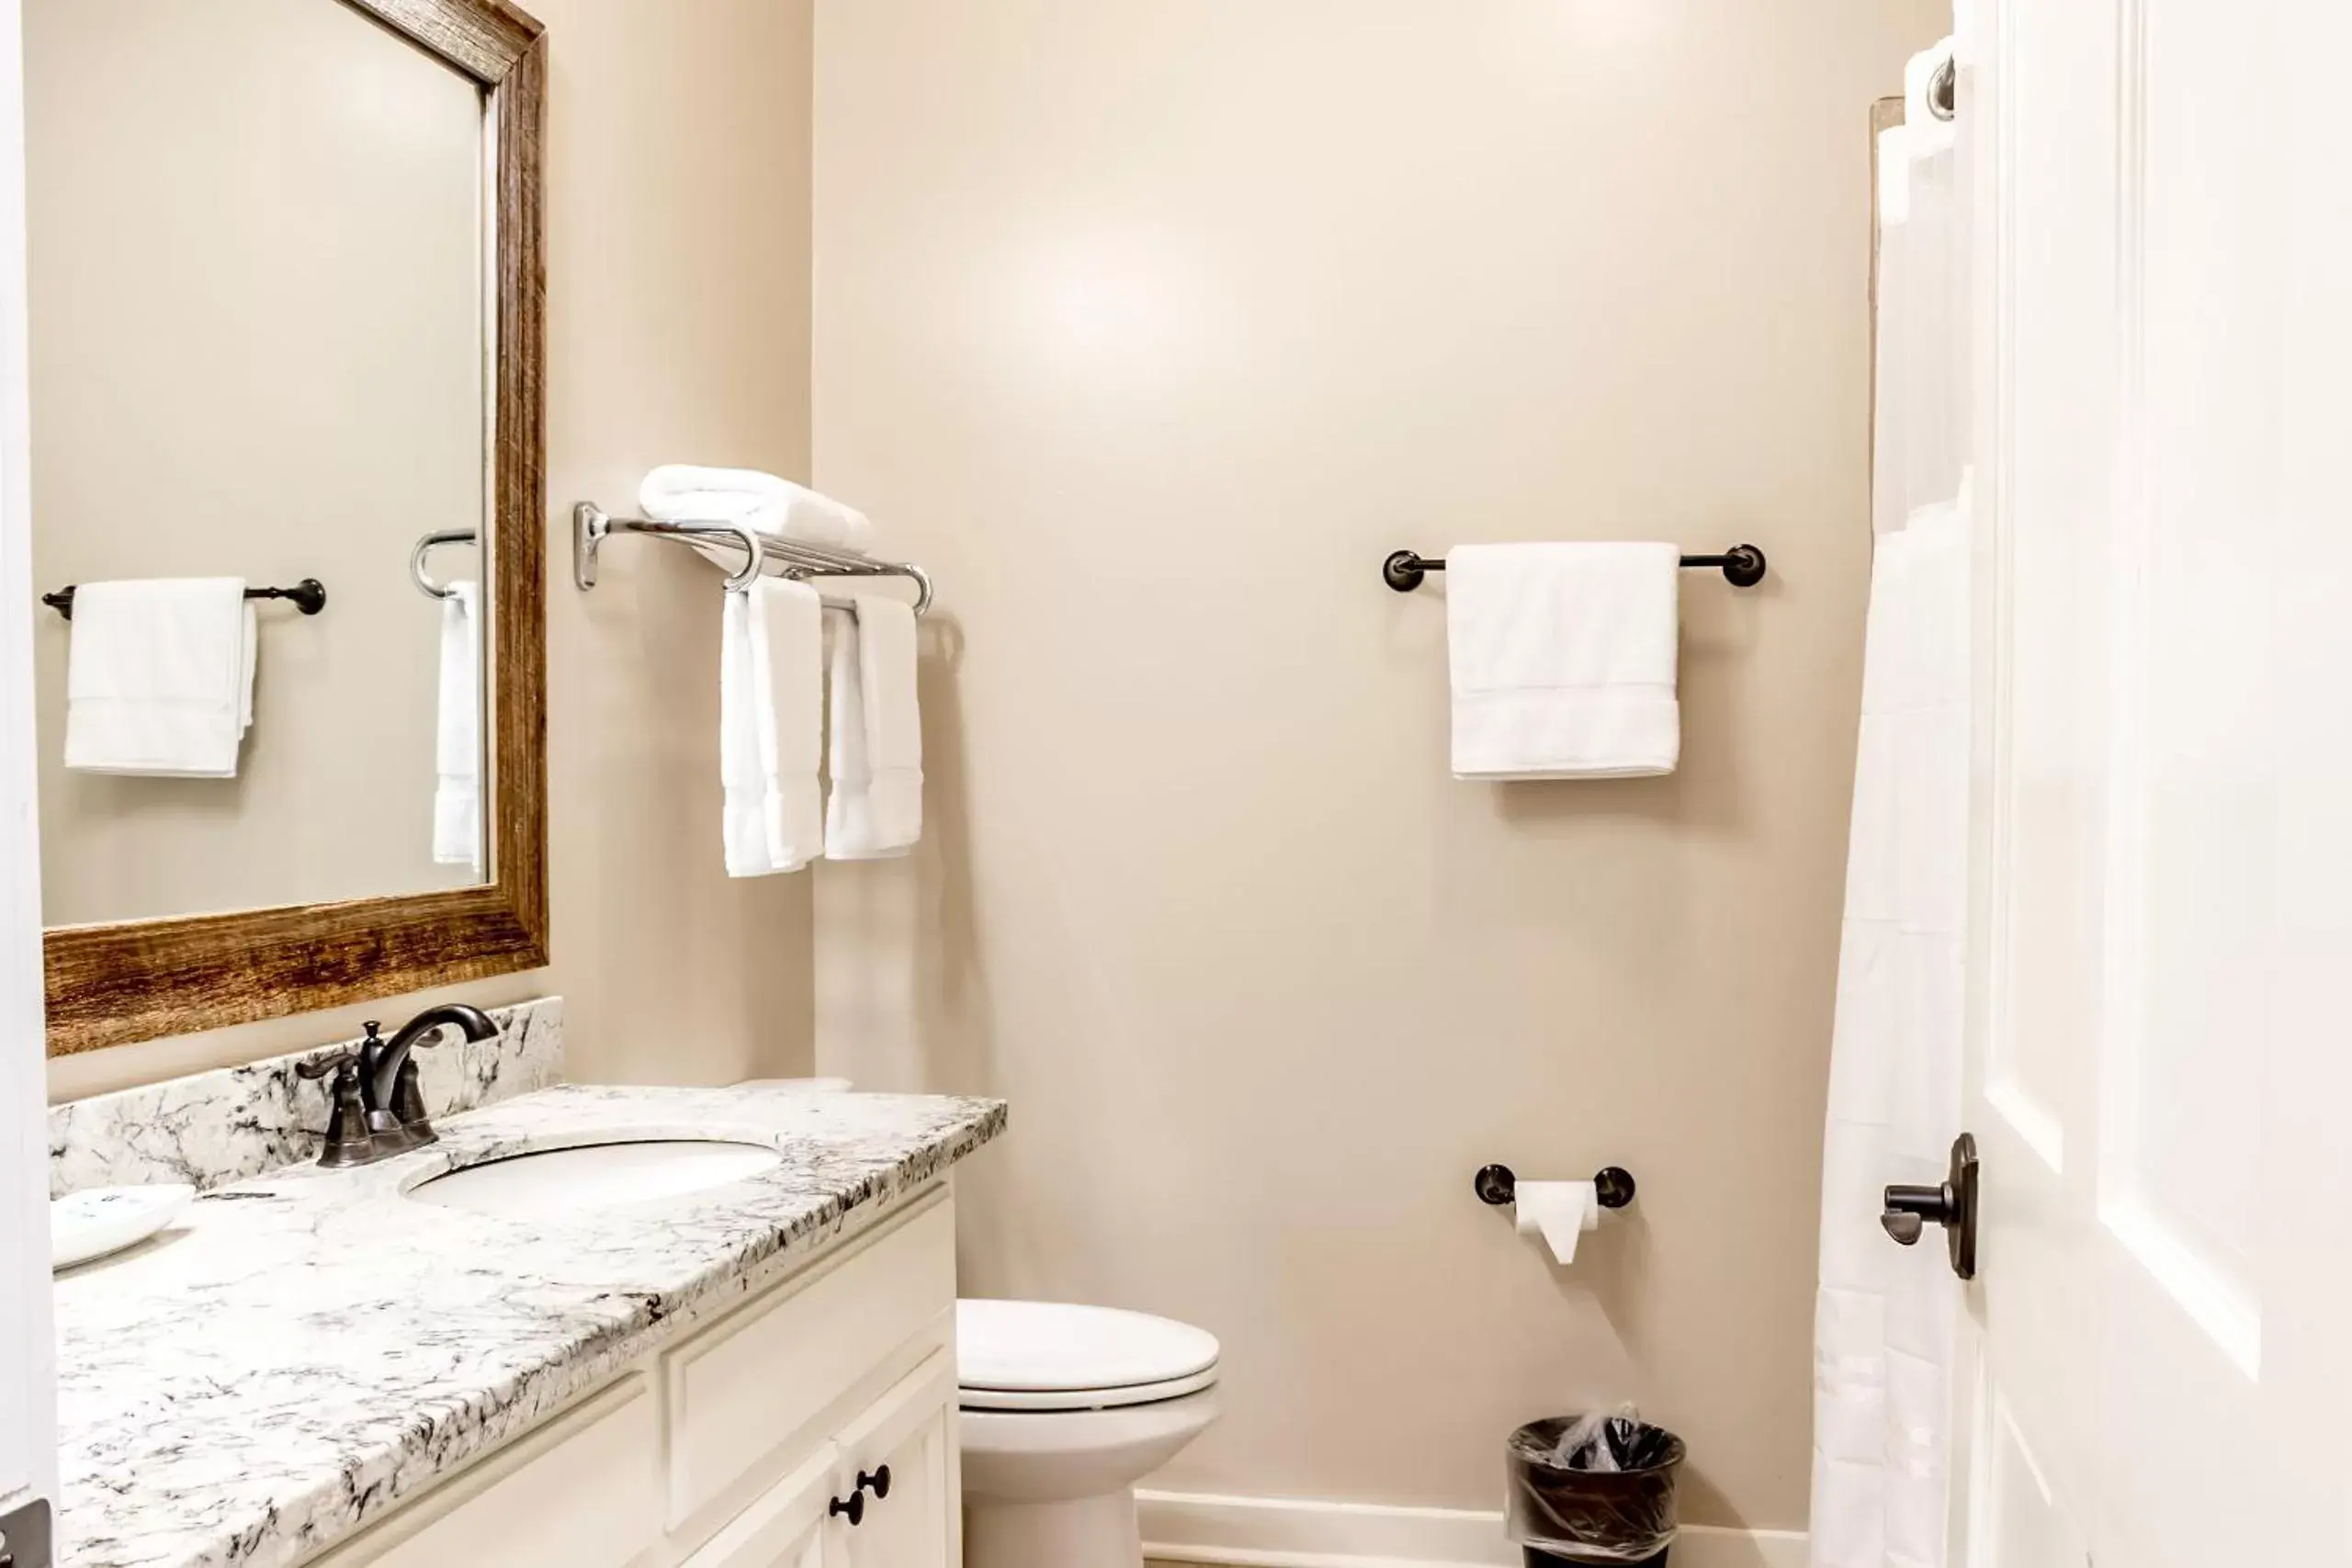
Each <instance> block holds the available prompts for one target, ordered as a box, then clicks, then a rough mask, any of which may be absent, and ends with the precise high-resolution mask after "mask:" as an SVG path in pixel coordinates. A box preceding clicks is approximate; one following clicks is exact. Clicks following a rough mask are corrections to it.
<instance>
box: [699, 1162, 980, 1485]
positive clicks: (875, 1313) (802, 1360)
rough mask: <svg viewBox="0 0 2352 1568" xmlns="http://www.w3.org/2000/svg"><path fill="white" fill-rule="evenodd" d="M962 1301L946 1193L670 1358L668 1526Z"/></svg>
mask: <svg viewBox="0 0 2352 1568" xmlns="http://www.w3.org/2000/svg"><path fill="white" fill-rule="evenodd" d="M955 1304H956V1217H955V1210H954V1208H953V1207H952V1206H951V1205H950V1204H949V1203H948V1202H947V1201H946V1200H945V1197H944V1195H942V1196H941V1197H939V1198H937V1199H934V1200H932V1201H930V1203H929V1204H928V1206H926V1207H925V1208H923V1209H922V1210H920V1211H918V1212H917V1213H915V1214H914V1216H913V1217H912V1218H910V1219H908V1220H905V1221H903V1222H901V1223H900V1224H899V1225H898V1226H897V1227H896V1228H895V1229H892V1230H890V1231H888V1232H887V1233H885V1234H884V1235H880V1236H878V1237H876V1238H875V1239H874V1240H872V1241H870V1242H867V1243H865V1245H863V1246H862V1247H855V1248H854V1250H853V1251H851V1252H850V1253H849V1255H848V1256H846V1257H844V1258H841V1259H840V1260H839V1261H838V1262H835V1263H832V1264H831V1265H830V1266H820V1267H819V1268H818V1269H814V1270H812V1271H811V1272H810V1273H809V1274H806V1275H803V1276H801V1277H800V1278H799V1279H797V1280H790V1281H787V1282H786V1283H785V1284H783V1285H781V1286H779V1287H778V1288H777V1289H776V1291H775V1293H774V1294H771V1295H768V1296H764V1297H762V1298H761V1299H759V1300H757V1301H754V1302H752V1303H750V1304H748V1305H746V1306H744V1307H742V1308H741V1309H739V1310H738V1311H736V1312H735V1313H734V1314H732V1315H730V1316H729V1317H727V1318H725V1319H722V1320H721V1321H720V1322H719V1323H718V1324H716V1325H713V1326H712V1327H710V1328H709V1329H707V1330H705V1331H704V1332H703V1333H702V1334H701V1335H699V1336H697V1337H695V1338H693V1339H690V1340H688V1341H686V1342H685V1343H684V1344H683V1345H680V1346H679V1347H678V1348H675V1349H674V1350H672V1351H671V1352H670V1353H669V1354H668V1355H667V1356H665V1357H663V1358H662V1376H663V1379H664V1381H665V1383H666V1385H667V1392H668V1394H669V1406H670V1473H669V1523H670V1527H671V1528H672V1529H677V1528H679V1527H680V1526H681V1525H683V1524H684V1522H685V1521H686V1520H687V1519H688V1518H689V1517H692V1516H693V1515H694V1513H695V1510H696V1509H699V1508H701V1507H703V1506H705V1505H707V1504H708V1503H710V1502H711V1501H712V1500H713V1499H715V1498H717V1497H718V1495H720V1494H721V1493H723V1492H725V1491H726V1490H727V1489H728V1488H729V1487H730V1486H732V1485H733V1484H734V1483H737V1482H739V1481H741V1479H742V1478H743V1477H744V1476H746V1475H748V1474H750V1473H751V1472H752V1471H754V1470H756V1469H760V1468H762V1467H763V1466H765V1465H769V1464H772V1463H773V1462H774V1461H775V1459H776V1458H777V1457H778V1455H777V1450H779V1449H780V1448H782V1447H783V1446H784V1445H786V1444H787V1443H789V1442H791V1441H792V1440H793V1439H794V1438H804V1439H806V1440H808V1441H810V1442H812V1443H813V1441H814V1440H816V1439H817V1438H820V1437H822V1436H823V1434H821V1433H813V1432H810V1431H809V1427H810V1425H811V1423H813V1422H814V1421H816V1419H817V1418H818V1417H819V1416H821V1415H822V1414H823V1413H824V1412H825V1410H826V1408H827V1407H828V1406H829V1405H831V1404H833V1403H834V1402H835V1401H837V1400H839V1399H841V1398H842V1396H843V1395H844V1394H846V1393H849V1392H850V1391H851V1389H852V1388H854V1386H855V1385H856V1384H857V1383H858V1382H860V1381H861V1380H863V1379H865V1378H866V1377H869V1376H870V1375H872V1374H873V1373H874V1372H875V1371H877V1370H879V1369H880V1368H881V1367H882V1366H883V1365H884V1364H885V1363H886V1362H887V1361H888V1359H889V1358H890V1355H891V1353H892V1352H893V1351H896V1350H898V1349H899V1348H901V1347H902V1346H904V1345H906V1344H907V1343H908V1342H909V1341H910V1340H911V1339H913V1338H914V1337H916V1336H917V1335H918V1334H921V1333H922V1331H923V1330H924V1329H925V1328H926V1327H927V1326H929V1325H932V1324H933V1323H934V1322H935V1321H936V1320H937V1319H938V1318H939V1316H940V1314H943V1313H947V1312H952V1311H953V1310H954V1308H955ZM786 1457H788V1456H786Z"/></svg>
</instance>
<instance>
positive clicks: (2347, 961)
mask: <svg viewBox="0 0 2352 1568" xmlns="http://www.w3.org/2000/svg"><path fill="white" fill-rule="evenodd" d="M1966 11H1967V7H1963V12H1964V13H1965V12H1966ZM2347 12H2352V7H2346V6H2344V5H2342V4H2340V3H2338V0H2230V3H2229V4H2227V5H2220V4H2215V3H2213V0H2064V3H2063V4H2052V3H2050V0H1982V3H1981V4H1979V5H1978V6H1976V7H1975V8H1974V12H1973V15H1964V23H1963V44H1962V48H1963V54H1964V57H1965V59H1966V61H1967V65H1966V68H1965V69H1964V71H1963V75H1962V113H1963V116H1964V118H1966V119H1967V121H1968V125H1967V127H1966V135H1967V141H1966V145H1967V146H1968V148H1969V149H1970V156H1971V159H1972V163H1973V178H1972V188H1973V192H1974V200H1975V225H1974V229H1975V235H1976V247H1977V248H1976V260H1977V264H1978V265H1977V268H1976V272H1977V279H1978V288H1977V295H1976V300H1977V310H1976V322H1977V325H1976V328H1975V336H1976V347H1977V351H1978V354H1977V358H1978V366H1979V369H1978V375H1977V395H1976V400H1975V432H1976V434H1975V439H1974V449H1975V453H1976V457H1977V461H1978V469H1977V474H1976V482H1975V486H1974V491H1975V497H1976V501H1975V509H1974V510H1975V520H1976V529H1977V541H1978V550H1979V556H1978V560H1977V568H1978V570H1977V575H1976V579H1975V582H1976V592H1977V598H1978V615H1977V619H1976V631H1977V639H1976V648H1977V653H1978V659H1977V670H1976V677H1977V678H1976V682H1975V685H1976V691H1977V699H1976V700H1977V705H1978V723H1977V738H1976V740H1977V743H1976V748H1975V761H1976V789H1975V793H1974V802H1975V807H1976V810H1975V821H1976V833H1977V839H1976V855H1975V862H1974V874H1973V879H1972V899H1971V902H1972V924H1973V930H1972V933H1971V953H1970V983H1971V998H1970V1004H1971V1005H1970V1043H1969V1082H1968V1099H1967V1105H1968V1114H1969V1118H1970V1130H1971V1131H1973V1133H1974V1134H1976V1136H1977V1138H1978V1140H1979V1142H1980V1145H1981V1147H1982V1153H1983V1160H1984V1166H1983V1170H1984V1182H1985V1186H1984V1193H1983V1210H1982V1213H1983V1227H1984V1228H1983V1236H1982V1244H1981V1248H1980V1258H1979V1261H1980V1272H1979V1278H1978V1280H1977V1283H1976V1285H1975V1287H1974V1288H1973V1290H1972V1292H1971V1313H1970V1321H1971V1325H1972V1330H1973V1333H1972V1340H1973V1344H1972V1349H1973V1356H1972V1357H1968V1358H1963V1360H1964V1361H1965V1362H1967V1363H1968V1364H1969V1365H1970V1366H1971V1368H1972V1371H1971V1373H1970V1375H1969V1379H1968V1386H1966V1387H1965V1388H1964V1389H1963V1390H1962V1402H1961V1408H1962V1409H1963V1410H1966V1411H1969V1412H1971V1415H1970V1416H1968V1418H1967V1430H1966V1431H1965V1432H1964V1433H1963V1438H1964V1439H1965V1441H1966V1443H1967V1445H1968V1450H1969V1451H1968V1455H1967V1460H1966V1464H1965V1468H1964V1470H1962V1471H1959V1472H1958V1473H1962V1474H1963V1475H1964V1477H1965V1484H1964V1485H1963V1486H1962V1488H1960V1489H1959V1490H1960V1492H1961V1495H1960V1497H1959V1498H1958V1507H1957V1508H1956V1520H1955V1522H1956V1527H1957V1529H1959V1531H1960V1533H1961V1539H1962V1541H1963V1543H1964V1546H1965V1552H1964V1555H1962V1554H1956V1555H1955V1561H1962V1562H1968V1563H1971V1564H1973V1565H1974V1568H2079V1565H2080V1564H2083V1563H2086V1562H2097V1563H2098V1564H2099V1565H2100V1568H2189V1565H2191V1564H2196V1565H2198V1568H2206V1565H2210V1564H2214V1563H2233V1564H2234V1563H2255V1562H2280V1563H2295V1564H2336V1563H2344V1562H2347V1561H2352V1548H2348V1546H2347V1526H2352V1515H2347V1508H2346V1496H2347V1492H2346V1476H2347V1472H2352V1421H2347V1419H2346V1414H2345V1412H2346V1408H2347V1403H2346V1396H2347V1394H2352V1372H2347V1362H2348V1361H2352V1355H2348V1354H2347V1351H2346V1348H2345V1346H2346V1333H2345V1329H2344V1326H2343V1320H2344V1312H2345V1308H2344V1302H2345V1293H2346V1286H2347V1284H2352V1219H2347V1215H2346V1203H2345V1201H2344V1200H2345V1197H2346V1193H2347V1192H2348V1191H2352V1188H2348V1187H2347V1184H2346V1178H2347V1176H2352V1168H2347V1167H2352V1161H2348V1160H2347V1156H2346V1151H2347V1149H2352V1137H2347V1136H2346V1130H2345V1127H2344V1124H2343V1122H2344V1116H2345V1114H2346V1108H2347V1106H2352V1049H2347V1046H2346V1025H2345V1023H2344V1003H2343V998H2342V990H2343V987H2342V985H2341V982H2340V980H2339V978H2338V977H2339V976H2343V975H2345V974H2346V973H2347V972H2352V597H2347V589H2352V584H2348V583H2347V582H2346V580H2345V577H2344V575H2343V573H2342V572H2341V571H2340V570H2339V569H2338V563H2339V562H2341V561H2343V560H2344V559H2346V556H2347V553H2352V501H2348V500H2347V498H2352V479H2347V471H2352V394H2348V393H2347V389H2346V388H2347V366H2352V305H2347V301H2352V112H2348V111H2347V109H2346V85H2345V74H2346V63H2347V58H2352V57H2347V54H2346V51H2347V50H2352V17H2347Z"/></svg>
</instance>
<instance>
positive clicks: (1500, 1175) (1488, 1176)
mask: <svg viewBox="0 0 2352 1568" xmlns="http://www.w3.org/2000/svg"><path fill="white" fill-rule="evenodd" d="M1470 1190H1471V1191H1473V1192H1476V1194H1477V1195H1478V1201H1480V1202H1481V1203H1491V1204H1493V1205H1494V1206H1495V1207H1497V1208H1498V1209H1499V1208H1504V1207H1507V1206H1509V1205H1510V1204H1512V1203H1515V1202H1517V1201H1519V1178H1518V1177H1516V1176H1514V1175H1512V1174H1511V1168H1510V1167H1509V1166H1507V1165H1488V1166H1481V1167H1479V1168H1478V1174H1477V1175H1476V1176H1474V1177H1472V1178H1471V1179H1470ZM1592 1190H1593V1196H1594V1198H1595V1199H1596V1200H1598V1201H1599V1202H1600V1206H1601V1207H1602V1208H1604V1209H1622V1208H1623V1207H1624V1206H1625V1205H1626V1204H1628V1203H1630V1202H1632V1201H1634V1173H1633V1172H1632V1171H1630V1170H1626V1169H1624V1168H1622V1167H1619V1166H1613V1165H1611V1166H1603V1167H1602V1168H1600V1169H1599V1170H1597V1171H1594V1172H1593V1173H1592Z"/></svg>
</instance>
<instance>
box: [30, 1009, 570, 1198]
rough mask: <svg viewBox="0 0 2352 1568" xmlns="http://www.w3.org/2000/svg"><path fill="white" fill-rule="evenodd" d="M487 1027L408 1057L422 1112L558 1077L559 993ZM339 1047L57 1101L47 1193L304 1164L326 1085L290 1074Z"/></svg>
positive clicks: (527, 1089)
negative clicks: (481, 1035)
mask: <svg viewBox="0 0 2352 1568" xmlns="http://www.w3.org/2000/svg"><path fill="white" fill-rule="evenodd" d="M489 1012H490V1016H491V1017H492V1019H493V1020H495V1021H497V1024H498V1032H497V1033H496V1034H495V1035H493V1036H492V1037H491V1038H490V1039H488V1040H484V1041H481V1042H480V1043H475V1042H472V1041H466V1040H460V1039H458V1038H457V1036H456V1035H455V1033H454V1032H444V1034H443V1038H444V1039H445V1040H446V1041H447V1042H448V1043H446V1044H441V1045H435V1046H433V1047H431V1048H430V1049H425V1050H420V1051H418V1052H417V1054H416V1063H417V1066H418V1068H419V1070H420V1072H421V1074H422V1077H423V1080H424V1081H423V1088H424V1105H425V1110H426V1111H427V1112H428V1113H430V1114H432V1115H434V1116H447V1115H450V1114H452V1113H454V1112H457V1111H472V1110H475V1109H477V1108H479V1107H481V1106H484V1105H489V1104H491V1103H492V1102H494V1101H497V1100H511V1099H513V1098H514V1097H515V1096H516V1095H519V1094H529V1093H531V1092H533V1091H534V1090H537V1089H546V1088H548V1086H550V1085H552V1084H555V1083H558V1082H560V1081H561V1079H562V1076H563V998H561V997H541V998H538V999H537V1000H536V1001H528V1002H520V1003H517V1004H516V1005H515V1006H514V1007H507V1008H492V1009H490V1010H489ZM356 1043H357V1042H356V1040H349V1041H339V1042H336V1043H332V1044H326V1045H320V1046H317V1047H315V1048H313V1049H311V1050H308V1051H298V1052H296V1053H294V1054H293V1055H288V1056H272V1057H270V1058H269V1059H268V1060H266V1061H262V1062H254V1063H250V1064H248V1065H246V1066H242V1067H224V1068H221V1069H220V1070H218V1071H214V1072H209V1073H196V1074H193V1075H191V1076H189V1077H181V1078H170V1079H166V1080H165V1081H164V1082H162V1083H156V1084H146V1085H142V1086H141V1087H140V1088H138V1089H123V1090H121V1091H119V1093H115V1094H101V1095H94V1096H92V1097H91V1098H89V1099H87V1100H69V1101H67V1102H66V1103H65V1104H62V1105H55V1106H51V1108H50V1111H49V1194H50V1196H51V1198H62V1197H63V1196H65V1194H67V1193H69V1192H78V1191H81V1190H85V1189H86V1188H91V1187H136V1186H143V1185H146V1184H148V1183H151V1182H159V1181H187V1182H193V1183H194V1184H195V1185H196V1186H198V1187H199V1188H206V1189H209V1188H214V1187H218V1186H220V1185H221V1184H222V1183H224V1182H230V1181H242V1180H243V1179H246V1178H247V1177H252V1176H259V1175H261V1174H262V1173H263V1172H265V1171H269V1170H275V1169H277V1168H279V1167H281V1166H288V1165H293V1164H296V1163H297V1162H299V1161H301V1160H306V1159H313V1158H316V1157H317V1156H318V1152H319V1144H320V1140H321V1138H322V1135H323V1134H324V1133H325V1130H326V1124H327V1098H326V1088H327V1086H326V1084H325V1083H324V1082H323V1081H315V1082H314V1081H311V1080H307V1079H304V1078H302V1077H300V1076H298V1075H297V1074H296V1072H295V1070H294V1069H295V1068H296V1067H298V1066H300V1065H301V1064H303V1063H305V1062H311V1061H316V1060H318V1059H319V1058H320V1057H322V1056H326V1055H330V1054H332V1053H334V1052H336V1051H340V1050H343V1049H345V1048H346V1047H347V1046H350V1045H355V1044H356Z"/></svg>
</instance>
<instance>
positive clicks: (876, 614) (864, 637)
mask: <svg viewBox="0 0 2352 1568" xmlns="http://www.w3.org/2000/svg"><path fill="white" fill-rule="evenodd" d="M850 605H851V608H850V609H849V610H848V611H846V612H843V611H835V612H833V616H834V625H833V628H832V629H833V649H832V660H831V681H830V690H831V701H832V751H831V759H830V763H831V773H832V786H833V787H832V793H831V795H830V796H828V797H827V799H826V802H825V856H826V858H827V859H828V860H888V859H890V858H892V857H893V856H897V855H902V854H905V853H906V852H908V851H909V850H910V849H912V848H914V845H915V840H918V839H920V838H922V710H921V709H920V708H919V707H918V706H917V705H916V699H915V615H914V612H913V611H912V610H911V609H910V608H908V607H907V606H906V605H905V604H900V603H899V601H898V600H896V599H885V598H883V597H881V596H880V595H878V594H869V593H858V594H853V595H852V596H851V598H850Z"/></svg>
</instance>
